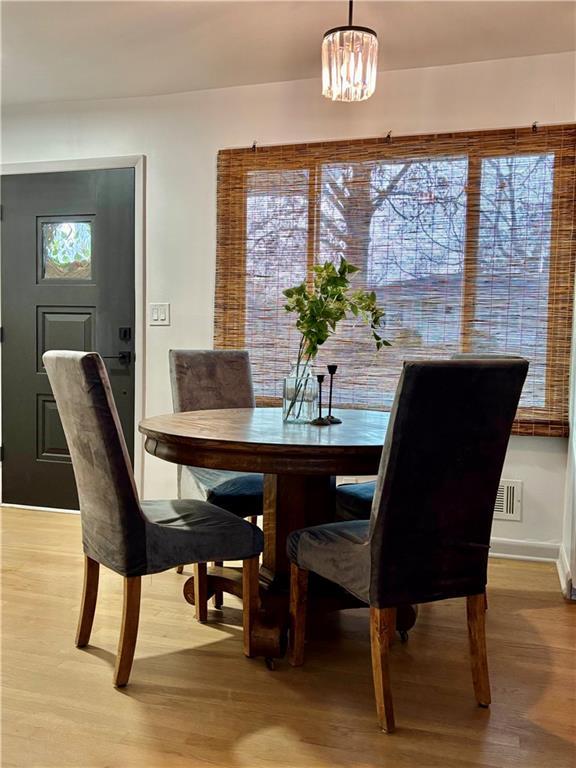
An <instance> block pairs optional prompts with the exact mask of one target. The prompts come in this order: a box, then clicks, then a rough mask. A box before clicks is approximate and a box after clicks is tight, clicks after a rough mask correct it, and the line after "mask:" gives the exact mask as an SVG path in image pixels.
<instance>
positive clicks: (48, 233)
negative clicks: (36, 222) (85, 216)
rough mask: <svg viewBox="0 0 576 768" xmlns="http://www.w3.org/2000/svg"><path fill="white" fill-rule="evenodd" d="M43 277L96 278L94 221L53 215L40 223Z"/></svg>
mask: <svg viewBox="0 0 576 768" xmlns="http://www.w3.org/2000/svg"><path fill="white" fill-rule="evenodd" d="M40 240H41V253H42V259H41V272H40V278H41V279H42V280H90V279H91V278H92V224H91V222H90V221H78V220H75V219H74V220H72V221H68V220H66V221H63V220H59V219H56V218H51V219H50V220H48V221H46V220H43V221H41V222H40Z"/></svg>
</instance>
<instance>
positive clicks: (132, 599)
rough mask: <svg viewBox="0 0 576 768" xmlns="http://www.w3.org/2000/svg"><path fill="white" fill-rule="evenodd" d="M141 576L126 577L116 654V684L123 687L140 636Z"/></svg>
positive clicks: (128, 675)
mask: <svg viewBox="0 0 576 768" xmlns="http://www.w3.org/2000/svg"><path fill="white" fill-rule="evenodd" d="M141 581H142V580H141V577H140V576H127V577H125V578H124V606H123V609H122V629H121V631H120V641H119V643H118V654H117V655H116V669H115V670H114V685H115V686H116V687H117V688H122V687H123V686H124V685H126V684H127V683H128V679H129V677H130V670H131V669H132V661H133V660H134V649H135V648H136V639H137V637H138V621H139V619H140V590H141V586H142V583H141Z"/></svg>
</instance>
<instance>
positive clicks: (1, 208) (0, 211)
mask: <svg viewBox="0 0 576 768" xmlns="http://www.w3.org/2000/svg"><path fill="white" fill-rule="evenodd" d="M3 218H4V206H3V205H2V203H0V221H2V220H3Z"/></svg>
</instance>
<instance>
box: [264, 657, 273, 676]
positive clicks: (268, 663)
mask: <svg viewBox="0 0 576 768" xmlns="http://www.w3.org/2000/svg"><path fill="white" fill-rule="evenodd" d="M264 663H265V664H266V666H267V667H268V669H269V670H270V672H274V670H275V669H276V662H275V661H274V659H273V658H272V656H266V658H265V659H264Z"/></svg>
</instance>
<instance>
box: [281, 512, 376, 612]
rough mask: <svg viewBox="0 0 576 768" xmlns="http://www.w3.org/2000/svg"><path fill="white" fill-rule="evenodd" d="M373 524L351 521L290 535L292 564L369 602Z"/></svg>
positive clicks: (289, 546)
mask: <svg viewBox="0 0 576 768" xmlns="http://www.w3.org/2000/svg"><path fill="white" fill-rule="evenodd" d="M369 529H370V523H369V521H367V520H366V521H365V520H349V521H344V522H339V523H328V524H327V525H316V526H314V527H312V528H302V529H301V530H299V531H294V532H293V533H291V534H290V535H289V536H288V541H287V544H286V551H287V553H288V558H289V560H290V561H291V562H293V563H296V564H297V565H298V566H300V568H305V569H306V570H308V571H313V572H314V573H317V574H318V575H320V576H323V577H324V578H325V579H329V580H330V581H333V582H335V583H336V584H339V585H340V586H341V587H344V589H346V590H348V592H350V593H351V594H353V595H354V596H355V597H357V598H358V599H359V600H362V601H364V602H365V603H368V602H369V591H370V546H369Z"/></svg>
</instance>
